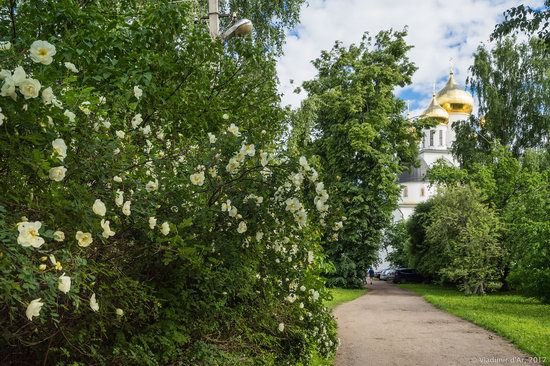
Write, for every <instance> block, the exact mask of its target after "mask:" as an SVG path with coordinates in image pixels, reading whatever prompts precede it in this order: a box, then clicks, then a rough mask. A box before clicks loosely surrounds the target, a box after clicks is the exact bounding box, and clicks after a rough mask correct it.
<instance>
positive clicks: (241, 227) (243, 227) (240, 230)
mask: <svg viewBox="0 0 550 366" xmlns="http://www.w3.org/2000/svg"><path fill="white" fill-rule="evenodd" d="M237 232H238V233H239V234H242V233H244V232H246V222H244V221H241V222H240V223H239V227H238V228H237Z"/></svg>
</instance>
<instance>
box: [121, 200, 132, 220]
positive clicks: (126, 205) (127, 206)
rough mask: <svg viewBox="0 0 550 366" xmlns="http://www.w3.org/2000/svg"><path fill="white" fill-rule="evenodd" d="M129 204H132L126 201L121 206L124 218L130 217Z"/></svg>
mask: <svg viewBox="0 0 550 366" xmlns="http://www.w3.org/2000/svg"><path fill="white" fill-rule="evenodd" d="M131 204H132V202H130V201H126V202H124V205H123V206H122V213H123V214H125V215H126V216H130V214H131V213H132V212H131V211H130V205H131Z"/></svg>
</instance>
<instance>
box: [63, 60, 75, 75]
mask: <svg viewBox="0 0 550 366" xmlns="http://www.w3.org/2000/svg"><path fill="white" fill-rule="evenodd" d="M63 65H65V67H66V68H67V70H69V71H72V72H74V73H75V74H77V73H78V69H77V68H76V66H75V64H73V63H72V62H65V63H64V64H63Z"/></svg>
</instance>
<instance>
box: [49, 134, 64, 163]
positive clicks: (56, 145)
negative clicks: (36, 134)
mask: <svg viewBox="0 0 550 366" xmlns="http://www.w3.org/2000/svg"><path fill="white" fill-rule="evenodd" d="M52 147H53V150H54V151H55V153H56V154H57V157H58V158H59V160H61V161H63V160H64V159H65V158H66V157H67V145H66V144H65V141H63V139H55V140H53V141H52Z"/></svg>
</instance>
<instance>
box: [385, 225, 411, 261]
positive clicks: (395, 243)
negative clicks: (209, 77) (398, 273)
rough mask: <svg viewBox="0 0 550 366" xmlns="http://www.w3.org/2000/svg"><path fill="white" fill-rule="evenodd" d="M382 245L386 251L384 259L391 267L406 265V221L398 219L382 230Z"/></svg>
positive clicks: (407, 246)
mask: <svg viewBox="0 0 550 366" xmlns="http://www.w3.org/2000/svg"><path fill="white" fill-rule="evenodd" d="M382 246H383V248H384V249H385V250H386V251H387V253H388V255H387V256H386V260H387V261H388V262H389V263H390V264H391V265H392V266H393V267H397V268H399V267H408V266H409V258H410V255H409V250H410V249H409V248H410V244H409V234H408V232H407V221H399V222H397V223H394V224H392V225H391V226H390V227H389V228H387V229H386V230H385V231H384V236H383V239H382Z"/></svg>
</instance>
